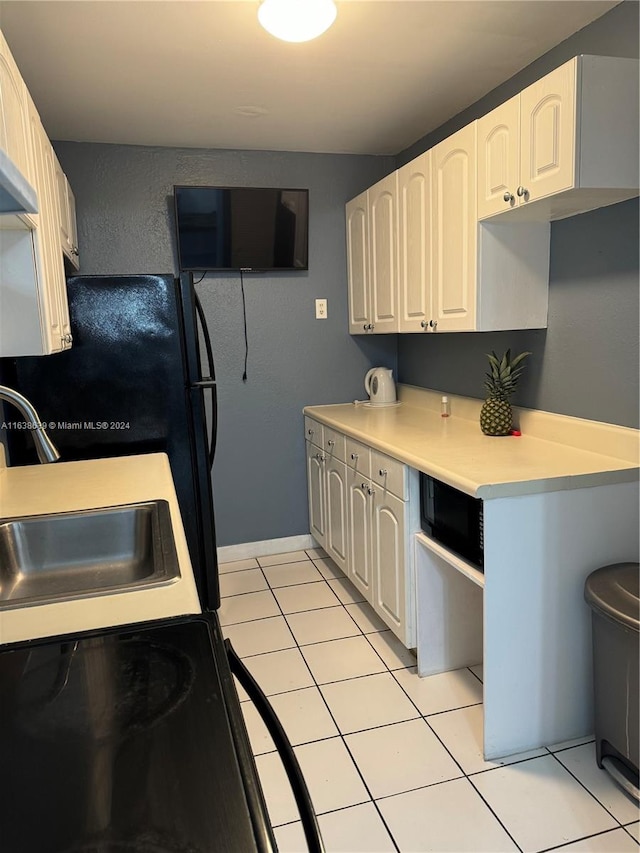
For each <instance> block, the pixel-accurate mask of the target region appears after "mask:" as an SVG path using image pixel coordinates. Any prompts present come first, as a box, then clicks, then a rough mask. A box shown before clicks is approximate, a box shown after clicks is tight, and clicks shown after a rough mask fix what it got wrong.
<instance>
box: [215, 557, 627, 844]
mask: <svg viewBox="0 0 640 853" xmlns="http://www.w3.org/2000/svg"><path fill="white" fill-rule="evenodd" d="M310 559H311V558H310ZM317 559H327V558H320V557H319V558H317ZM298 562H305V561H298ZM311 562H312V563H314V561H313V559H311ZM276 565H279V564H276ZM282 565H294V563H289V564H282ZM314 567H315V568H316V569H317V570H318V571H319V572H320V570H319V569H318V567H317V566H315V563H314ZM253 568H254V569H255V567H253ZM258 568H260V570H261V572H262V574H263V575H264V571H263V567H262V566H260V565H258ZM241 571H244V570H241ZM320 574H322V573H321V572H320ZM264 577H265V580H266V582H267V585H268V590H262V591H270V592H271V594H272V596H273V598H274V599H275V601H276V603H277V606H278V609H279V610H280V613H281V615H282V617H283V618H284V620H285V623H286V625H287V628H288V630H289V631H290V632H291V634H292V636H293V641H294V643H295V646H292V647H289V648H296V649H297V650H298V651H299V652H300V654H301V657H302V658H303V660H304V662H305V665H306V667H307V670H308V672H309V674H310V676H311V679H312V681H313V685H314V687H315V689H316V690H317V691H318V693H319V694H320V696H321V698H322V701H323V703H324V705H325V707H326V709H327V711H328V713H329V715H330V717H331V719H332V721H333V723H334V725H335V726H336V729H337V731H338V736H339V737H340V739H341V740H342V742H343V743H344V745H345V747H346V749H347V752H348V754H349V756H350V758H351V760H352V762H353V764H354V766H355V768H356V771H357V773H358V775H359V777H360V779H361V781H362V784H363V786H364V788H365V790H366V791H367V793H368V795H369V796H370V798H371V799H370V801H371V802H372V803H373V805H374V807H375V808H376V811H377V812H378V814H379V816H380V819H381V821H382V823H383V825H384V826H385V828H386V830H387V832H388V833H389V836H390V838H391V839H392V841H393V843H394V845H395V846H396V849H397V850H398V849H399V848H398V846H397V844H396V841H395V838H394V837H393V834H392V832H391V831H390V829H389V827H388V826H387V824H386V821H385V820H384V817H383V816H382V814H381V812H380V809H379V808H378V806H377V800H376V799H375V798H374V797H373V795H372V793H371V790H370V789H369V786H368V785H367V783H366V781H365V779H364V778H363V776H362V773H361V772H360V768H359V767H358V764H357V762H356V760H355V758H354V757H353V755H352V753H351V750H350V749H349V746H348V744H347V742H346V740H345V737H346V736H345V735H344V734H343V733H342V732H341V731H340V727H339V726H338V724H337V722H336V720H335V717H334V716H333V713H332V712H331V709H330V708H329V706H328V704H327V702H326V699H325V697H324V695H323V693H322V689H321V688H322V686H325V683H323V684H320V683H319V682H318V681H317V680H316V678H315V676H314V674H313V672H312V671H311V668H310V667H309V665H308V663H307V661H306V658H305V657H304V653H303V651H302V649H303V648H305V646H301V645H300V643H299V642H298V640H297V639H296V637H295V635H294V634H293V631H292V628H291V625H290V623H289V621H288V619H287V616H294V615H297V614H298V613H307V612H314V611H315V610H323V609H325V610H326V609H335V608H336V607H337V606H338V605H331V606H330V607H327V608H314V609H313V610H302V611H296V612H295V613H290V614H286V613H284V611H283V610H282V608H281V606H280V603H279V602H278V600H277V598H276V596H275V595H274V594H273V590H274V589H279V588H286V587H272V586H271V585H270V584H269V581H268V579H267V578H266V575H264ZM322 579H323V580H324V581H325V583H327V585H328V586H329V588H330V589H331V590H332V591H333V592H334V594H335V591H334V590H333V588H332V586H331V584H329V582H328V581H329V579H328V578H326V577H325V576H324V575H322ZM332 579H333V580H340V579H339V578H335V577H332ZM345 579H346V580H347V581H348V578H347V577H346V576H345ZM314 582H315V583H320V582H321V581H306V582H305V581H303V582H301V584H300V585H302V584H309V583H314ZM295 585H297V584H290V585H289V586H295ZM231 597H233V596H231ZM336 598H338V596H337V595H336ZM338 601H339V605H340V606H342V607H343V608H344V609H345V611H346V613H347V615H348V616H349V617H350V619H351V621H352V622H353V623H354V625H355V626H356V628H357V629H358V632H359V633H358V634H355V635H351V637H357V636H363V637H364V638H365V639H366V640H367V642H368V646H369V647H370V648H371V649H372V650H373V651H374V652H375V653H376V655H377V656H378V658H379V659H380V660H381V662H382V664H383V665H384V667H385V669H386V672H388V673H389V674H391V675H392V676H394V672H396V671H398V670H400V669H410V668H411V665H409V666H403V667H398V668H397V670H392V669H391V668H390V666H389V665H388V664H387V663H386V661H384V660H383V659H382V657H381V656H380V654H379V653H378V651H377V650H376V648H375V647H374V646H373V644H372V643H371V642H369V639H368V635H367V634H365V633H364V631H363V629H362V628H361V627H360V625H358V623H357V622H356V621H355V619H353V617H352V616H351V614H350V613H349V611H348V610H346V604H345V602H343V601H342V600H341V599H338ZM353 603H366V602H364V601H363V602H349V604H353ZM265 618H274V617H262V619H259V620H246V621H263V620H264V619H265ZM233 624H246V622H245V623H233ZM383 630H384V629H383ZM372 633H381V632H380V631H374V632H372ZM340 639H350V637H337V638H331V639H330V640H320V641H317V642H316V643H307V644H306V646H310V645H321V644H323V643H327V642H332V641H333V640H340ZM283 651H284V650H283ZM259 654H267V653H266V652H264V653H259ZM254 656H257V655H249V656H247V657H254ZM466 669H468V670H469V672H471V674H472V675H473V676H474V678H476V679H477V680H478V681H479V682H480V683H481V684H482V683H483V682H482V679H480V678H479V676H478V675H477V674H476V673H475V672H472V671H471V669H470V668H469V667H466ZM373 674H374V675H379V674H385V673H384V671H383V672H382V673H373ZM370 675H371V674H367V675H363V676H353V677H351V678H347V679H340V680H338V681H332V682H326V684H338V683H342V682H346V681H351V680H355V679H356V678H365V677H369V676H370ZM394 681H395V683H396V684H397V685H398V686H399V687H400V689H401V690H402V692H403V693H404V694H405V696H406V697H407V699H408V700H409V702H410V703H411V704H412V705H413V706H414V708H416V710H417V712H418V715H419V716H418V719H422V720H424V722H425V723H426V724H427V725H428V727H429V729H430V731H431V732H432V733H433V734H434V736H435V737H436V739H437V740H438V742H439V743H440V744H441V745H442V747H443V748H444V749H445V751H446V752H447V753H448V754H449V755H450V757H451V758H452V760H453V761H454V763H455V764H456V766H457V767H458V768H459V769H460V772H461V774H462V775H461V776H460V777H456V778H465V779H468V781H469V782H470V783H471V785H472V787H473V790H474V791H476V793H477V794H478V796H479V797H480V798H481V799H482V801H483V802H484V803H485V805H486V806H487V808H488V809H489V811H490V812H491V814H492V815H493V816H494V817H495V819H496V820H497V821H498V823H499V824H500V826H501V827H502V828H503V829H504V831H505V832H506V834H507V835H508V836H509V838H510V839H511V840H512V841H513V843H514V844H515V845H516V847H517V848H518V850H521V849H522V848H521V847H520V846H519V845H518V844H517V843H516V841H515V839H514V838H513V836H512V835H511V833H510V832H509V830H508V829H507V827H506V826H505V825H504V824H503V823H502V821H501V820H500V818H499V817H498V815H497V814H496V813H495V812H494V810H493V808H492V807H491V806H490V804H489V803H488V802H487V801H486V800H485V799H484V797H483V796H482V794H481V792H480V791H479V790H478V789H477V788H476V786H475V785H474V784H473V780H472V778H471V777H472V776H478V775H481V774H484V773H487V772H490V771H491V770H496V769H500V767H508V766H512V765H514V764H523V763H526V762H527V761H533V760H535V758H529V759H523V760H522V761H515V762H511V763H510V764H508V765H507V764H505V765H498V767H491V768H486V769H485V770H481V771H477V772H476V773H473V774H467V773H466V772H465V771H464V770H463V768H462V767H461V765H460V764H459V762H458V761H457V760H456V758H455V757H454V756H453V755H452V753H451V752H450V751H449V749H448V747H447V746H446V744H445V743H444V742H443V741H442V739H441V738H440V737H439V736H438V734H437V733H436V732H435V731H434V730H433V728H432V727H431V726H430V725H429V720H428V716H439V715H441V714H444V713H449V712H451V711H455V710H460V709H459V708H453V709H447V710H446V711H440V712H436V713H435V714H430V715H428V716H426V715H424V714H422V713H421V712H420V709H419V708H418V707H417V705H416V704H415V703H414V702H413V700H412V699H411V697H410V696H409V694H408V693H407V691H406V690H404V688H403V687H402V685H401V684H400V682H399V681H398V679H397V678H395V676H394ZM300 689H308V688H295V689H294V690H292V691H283V692H282V693H279V694H273V695H283V693H290V692H295V690H300ZM475 704H482V703H471V705H465V706H461V708H465V707H473V706H474V705H475ZM405 722H406V721H405ZM389 725H392V724H389V723H387V724H383V725H380V726H373V727H371V728H370V729H362V730H358V732H353V733H349V734H356V733H359V732H360V731H373V730H375V729H383V728H387V727H388V726H389ZM335 737H336V735H332V736H330V737H326V738H319V739H317V740H312V741H308V742H306V743H303V744H298V746H306V745H309V744H311V743H320V742H322V741H323V740H331V739H335ZM591 742H593V741H587V743H591ZM581 745H584V744H579V746H581ZM572 748H574V747H570V746H567V747H566V748H565V749H564V750H558V752H564V751H567V750H569V749H572ZM545 749H546V750H547V754H550V755H553V757H554V758H555V759H556V761H557V762H558V764H560V766H561V767H562V768H563V769H564V770H566V771H567V772H568V773H569V774H570V775H571V776H572V777H573V778H574V779H575V780H576V781H577V782H578V783H579V784H580V786H581V787H582V788H584V790H586V791H587V793H589V794H590V795H591V797H592V798H593V799H594V800H595V801H596V802H597V803H598V804H599V805H600V806H601V807H602V808H604V809H605V811H606V812H607V813H608V814H609V815H610V816H611V818H612V819H613V820H614V821H616V823H617V826H616V827H613V828H612V829H608V830H605V831H604V832H602V833H593V834H592V835H588V836H584V837H582V838H580V839H572V840H571V841H569V842H567V844H571V843H575V842H576V841H581V840H583V838H584V839H588V838H593V837H598V836H599V835H606V834H608V833H610V832H615V831H616V830H617V829H622V830H623V831H625V833H626V834H627V835H629V837H630V838H632V839H633V840H635V838H634V837H633V835H631V833H630V832H629V831H628V830H627V828H626V825H624V824H622V822H621V821H620V820H618V819H617V818H616V817H615V815H613V814H612V812H611V811H610V810H609V809H608V808H607V807H606V806H605V805H604V804H603V803H601V802H600V800H599V799H598V798H597V797H596V795H595V794H593V793H592V792H591V791H590V790H589V789H588V788H587V787H586V785H584V784H583V783H582V782H581V781H580V779H578V778H577V777H576V776H575V775H574V774H573V773H572V772H571V771H570V770H569V769H568V768H567V767H565V765H564V764H562V762H561V761H560V760H559V759H558V758H557V757H556V755H555V753H553V752H551V750H549V749H548V748H547V747H545ZM272 752H273V750H272V751H270V752H267V753H260V755H268V754H272ZM540 757H545V756H536V758H540ZM447 781H453V780H443V781H442V782H436V783H431V784H429V785H421V786H418V787H417V788H411V789H408V790H407V791H400V792H397V793H395V794H390V795H386V796H385V797H380V798H378V799H380V800H383V799H388V798H389V797H393V796H400V795H402V794H405V793H410V792H411V791H415V790H421V789H422V788H431V787H433V786H434V785H440V784H444V783H445V782H447ZM356 805H362V804H353V805H347V806H343V807H341V808H339V809H332V810H329V811H327V812H322V813H321V814H323V815H324V814H331V813H334V812H338V811H343V810H346V809H348V808H353V807H355V806H356ZM296 822H297V819H296V821H289V822H288V823H286V824H280V825H279V826H287V825H291V824H292V823H296ZM635 822H636V821H631V822H630V823H629V826H631V825H632V824H633V823H635ZM567 844H565V845H561V846H560V847H553V848H545V851H546V850H548V851H550V850H556V849H559V850H561V849H563V847H566V846H567Z"/></svg>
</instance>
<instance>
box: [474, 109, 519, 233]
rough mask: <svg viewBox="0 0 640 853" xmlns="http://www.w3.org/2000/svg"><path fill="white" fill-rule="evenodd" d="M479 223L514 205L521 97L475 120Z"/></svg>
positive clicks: (517, 184) (517, 168) (517, 167)
mask: <svg viewBox="0 0 640 853" xmlns="http://www.w3.org/2000/svg"><path fill="white" fill-rule="evenodd" d="M477 130H478V219H483V218H484V217H485V216H491V215H493V214H494V213H500V212H502V211H503V210H509V209H510V208H512V207H514V206H515V205H516V204H517V196H516V189H517V187H518V186H519V184H520V96H519V95H516V97H515V98H511V100H509V101H507V102H506V103H504V104H502V105H501V106H499V107H497V108H496V109H495V110H492V111H491V112H490V113H487V115H486V116H483V117H482V118H480V119H478V123H477Z"/></svg>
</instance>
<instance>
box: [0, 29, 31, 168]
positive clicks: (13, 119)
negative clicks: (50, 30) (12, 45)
mask: <svg viewBox="0 0 640 853" xmlns="http://www.w3.org/2000/svg"><path fill="white" fill-rule="evenodd" d="M0 149H2V151H4V152H5V153H6V154H7V155H8V157H9V159H10V160H11V161H12V162H13V163H14V164H15V165H16V166H17V167H18V169H19V170H20V172H21V173H22V175H23V176H24V177H25V178H26V179H27V181H28V182H29V183H30V184H31V185H34V184H35V180H34V176H33V164H32V159H31V140H30V137H29V115H28V108H27V89H26V86H25V85H24V81H23V79H22V76H21V75H20V72H19V71H18V66H17V65H16V63H15V61H14V59H13V56H12V55H11V51H10V50H9V46H8V45H7V43H6V41H5V39H4V36H3V35H2V33H1V32H0Z"/></svg>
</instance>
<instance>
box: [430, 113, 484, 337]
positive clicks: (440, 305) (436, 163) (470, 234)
mask: <svg viewBox="0 0 640 853" xmlns="http://www.w3.org/2000/svg"><path fill="white" fill-rule="evenodd" d="M432 164H433V194H434V197H433V200H434V208H433V209H434V218H433V236H434V243H433V285H434V311H433V314H434V322H437V328H438V330H440V331H448V330H456V331H465V330H471V329H474V328H475V323H476V242H477V241H476V228H477V225H476V222H477V217H476V123H475V122H474V123H473V124H470V125H467V127H464V128H463V129H462V130H460V131H458V132H457V133H454V134H453V136H450V137H449V138H448V139H445V140H444V142H441V143H440V144H439V145H436V147H435V148H434V149H433V152H432Z"/></svg>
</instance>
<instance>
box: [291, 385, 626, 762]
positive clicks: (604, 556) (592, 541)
mask: <svg viewBox="0 0 640 853" xmlns="http://www.w3.org/2000/svg"><path fill="white" fill-rule="evenodd" d="M441 396H442V394H441V393H440V392H437V393H436V392H434V391H428V390H424V389H418V388H414V387H412V386H407V385H401V386H399V399H400V401H401V403H400V405H398V406H389V407H385V408H382V407H381V408H373V407H370V406H366V405H363V404H355V405H354V404H353V403H351V404H343V405H328V406H309V407H307V408H305V410H304V414H305V416H306V422H305V437H307V438H308V439H313V440H314V441H315V440H316V439H317V432H316V435H315V436H314V430H315V427H314V423H317V424H320V425H323V433H322V438H321V439H320V442H321V443H322V446H323V448H324V453H322V454H320V453H318V454H314V452H313V451H311V456H310V455H309V451H307V459H308V460H309V459H320V458H322V461H324V458H325V457H326V459H327V460H329V459H331V458H332V448H333V446H334V444H335V443H336V437H337V435H339V434H343V435H346V436H348V437H349V438H351V439H355V440H356V441H359V442H360V443H361V444H362V445H363V446H368V447H371V448H374V449H375V450H377V451H380V452H381V453H383V454H386V455H387V456H390V457H393V458H394V459H397V460H399V461H400V462H403V463H405V464H406V465H407V466H409V468H410V469H413V474H412V475H411V474H410V475H409V480H410V481H411V479H413V482H414V484H415V480H416V475H415V470H418V471H422V472H425V473H427V474H430V475H431V476H433V477H435V478H437V479H439V480H444V481H445V482H447V483H448V484H449V485H451V486H453V487H454V488H458V489H460V490H462V491H464V492H466V493H467V494H470V495H473V496H475V497H479V498H482V499H483V543H484V546H483V553H484V564H483V571H481V570H479V569H478V567H477V566H474V565H472V564H470V563H469V562H468V561H465V560H464V559H463V558H461V557H460V556H459V555H458V554H456V553H454V552H452V551H451V550H450V549H449V548H447V547H446V546H444V545H443V544H442V543H441V542H439V541H435V540H434V539H433V538H432V537H431V536H429V534H428V533H425V532H423V531H421V530H420V523H419V511H420V506H419V494H416V491H415V490H414V491H413V492H412V491H411V489H410V490H409V496H408V499H405V503H404V504H403V505H404V511H403V516H402V517H403V518H404V519H405V528H406V527H407V526H408V527H409V528H410V530H411V531H413V533H414V535H413V536H412V541H411V542H409V541H407V542H405V543H404V553H409V554H410V557H409V561H408V567H407V568H406V570H405V572H404V574H400V573H396V575H395V576H394V578H393V579H392V581H391V582H389V580H388V577H387V582H386V587H385V589H386V590H388V589H392V590H394V589H395V588H402V589H405V590H406V589H409V590H410V591H411V590H415V593H413V592H411V596H413V597H410V601H409V603H408V604H407V605H406V608H405V611H406V613H408V614H409V615H408V616H407V617H406V619H407V620H408V619H411V618H414V619H415V625H416V632H415V634H416V649H417V669H418V673H419V675H421V676H427V675H434V674H436V673H440V672H445V671H448V670H458V669H462V668H464V667H467V666H470V665H473V664H477V663H480V662H481V661H482V663H483V715H482V716H483V735H482V739H481V741H482V742H481V743H480V742H479V743H478V748H479V749H481V750H482V751H483V753H484V757H485V759H487V760H493V759H498V758H501V757H503V756H506V755H512V754H514V753H521V752H525V751H526V750H530V749H537V748H539V747H542V746H547V745H549V744H554V743H559V742H562V741H565V740H569V739H571V738H577V737H583V736H586V735H591V734H592V732H593V683H592V657H591V618H590V617H591V614H590V610H589V607H588V605H587V604H586V603H585V601H584V584H585V580H586V578H587V577H588V575H589V574H590V573H591V572H592V571H594V570H595V569H597V568H599V567H601V566H605V565H610V564H612V563H617V562H629V561H633V562H635V561H637V560H638V515H639V508H638V431H637V430H634V429H628V428H625V427H620V426H616V425H613V424H604V423H598V422H595V421H588V420H582V419H579V418H571V417H565V416H561V415H555V414H551V413H548V412H538V411H533V410H527V409H514V420H515V423H516V424H517V426H518V428H519V429H520V430H521V431H522V436H520V437H515V436H514V437H504V438H493V437H488V436H485V435H483V434H482V432H481V430H480V425H479V415H480V408H481V405H482V401H481V400H472V399H470V398H465V397H456V396H453V395H448V396H449V401H450V405H451V417H449V418H442V417H441V416H440V403H441ZM310 431H311V434H310ZM343 452H344V451H343ZM351 452H353V451H351ZM355 453H356V454H357V453H358V450H357V449H356V451H355ZM378 462H379V463H380V465H381V467H384V463H383V462H381V460H378ZM340 464H342V465H343V467H344V469H346V473H345V474H344V479H345V486H344V488H343V491H342V492H340V491H339V475H340V471H341V469H340ZM376 468H377V464H376ZM309 470H310V471H311V472H312V473H313V471H314V469H313V467H312V466H310V468H309ZM329 470H331V471H332V481H331V488H332V489H333V490H334V491H333V493H332V494H331V495H330V494H329V485H328V483H329V478H328V474H327V473H326V472H328V471H329ZM351 470H353V469H350V468H349V461H348V460H347V462H346V463H336V465H335V466H334V467H332V468H331V469H330V468H329V462H328V461H327V464H326V468H325V467H324V466H321V467H320V474H319V476H318V478H317V480H316V481H315V482H316V483H317V486H316V490H315V491H314V490H313V486H314V481H312V480H310V482H311V486H310V490H309V493H310V506H311V505H313V506H312V508H313V509H315V510H316V513H317V517H318V518H320V520H321V521H322V523H323V525H324V531H325V537H326V542H327V545H328V552H329V554H330V555H331V553H332V552H331V547H332V543H333V542H334V541H336V542H338V543H341V542H342V541H343V539H345V538H346V539H347V542H348V543H349V537H350V536H352V535H353V534H352V528H354V527H355V525H356V524H357V522H358V519H359V518H360V517H365V518H368V519H369V521H368V522H367V523H368V524H369V525H373V524H374V523H375V512H376V511H377V510H376V507H378V506H387V504H386V503H385V500H386V496H387V489H386V481H384V482H380V480H379V481H378V483H377V484H372V485H371V489H370V491H368V494H372V495H376V496H377V498H376V499H377V500H378V503H377V504H376V503H374V504H372V505H371V506H372V508H371V509H369V510H368V512H369V515H368V516H366V512H367V510H365V511H362V512H360V514H359V515H358V516H356V517H355V521H354V515H353V506H354V504H353V503H352V502H350V501H352V497H353V495H357V494H359V492H360V491H361V488H360V484H361V481H362V480H363V475H359V476H358V477H355V478H354V477H351V479H349V477H350V474H349V472H350V471H351ZM365 470H366V469H365ZM364 476H366V475H364ZM374 476H375V475H374ZM396 482H397V480H396ZM353 484H355V485H354V486H353V489H352V491H350V489H351V486H352V485H353ZM364 485H366V484H365V483H363V484H362V488H364ZM323 489H324V492H323V491H322V490H323ZM365 500H366V498H365ZM374 500H375V499H374ZM314 501H315V502H314ZM330 502H331V503H330ZM361 503H362V502H361ZM396 503H397V500H396ZM358 506H360V504H358ZM367 506H369V505H367ZM342 507H346V511H342V510H341V508H342ZM345 512H346V519H347V521H346V534H345V536H344V537H343V539H341V537H340V532H341V527H340V525H341V523H344V518H345ZM387 516H390V511H387ZM406 519H409V521H408V522H406ZM398 524H399V522H398ZM332 525H333V528H334V529H332ZM316 526H317V524H316ZM313 529H314V528H313V524H312V532H313ZM386 530H387V531H389V530H393V528H392V526H391V525H388V526H387V528H386ZM377 536H378V538H379V537H380V536H381V534H380V532H379V531H378V533H377ZM361 539H362V537H361ZM361 539H359V540H357V541H358V543H359V542H360V541H361ZM369 541H370V543H371V544H370V546H369V552H370V553H373V551H374V548H377V549H378V552H377V553H381V551H380V543H379V541H378V540H377V539H376V538H375V537H373V536H372V537H371V538H370V540H369ZM321 544H322V543H321ZM358 548H359V550H358V549H356V550H358V553H360V552H362V550H363V549H362V548H361V547H360V546H358ZM346 553H347V554H351V553H352V549H351V546H350V545H349V544H347V550H346ZM394 553H395V552H394V549H393V547H388V548H387V552H386V557H385V560H384V565H385V566H386V567H387V569H388V566H389V565H393V558H394ZM376 559H378V563H380V564H382V562H381V558H375V557H374V558H373V559H372V560H370V563H372V564H373V566H374V568H373V570H372V572H371V575H363V576H366V577H369V576H371V577H373V580H372V581H371V586H372V588H373V589H374V590H377V589H381V588H382V587H381V586H380V585H379V586H378V587H376V580H375V571H376V568H375V567H376V565H377V563H376ZM369 565H370V564H369V563H368V564H366V567H368V566H369ZM356 569H358V570H359V571H360V573H361V575H362V566H360V564H357V565H355V564H353V563H352V564H350V563H349V562H348V561H347V575H348V576H349V575H351V576H352V577H355V573H356ZM358 577H360V575H358ZM398 577H400V578H401V580H402V582H403V584H404V586H397V587H394V584H393V581H394V580H395V579H396V578H398ZM376 594H377V592H376ZM474 737H475V735H474Z"/></svg>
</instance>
